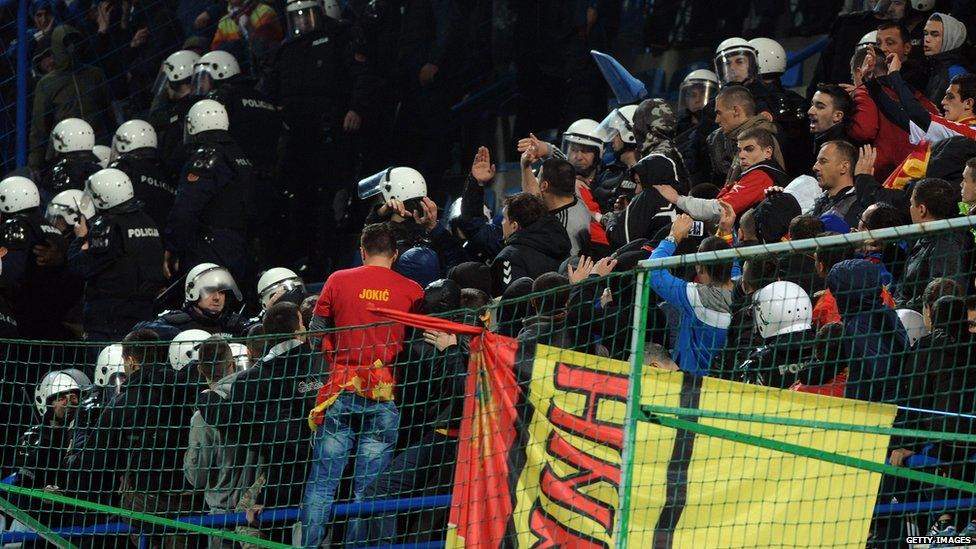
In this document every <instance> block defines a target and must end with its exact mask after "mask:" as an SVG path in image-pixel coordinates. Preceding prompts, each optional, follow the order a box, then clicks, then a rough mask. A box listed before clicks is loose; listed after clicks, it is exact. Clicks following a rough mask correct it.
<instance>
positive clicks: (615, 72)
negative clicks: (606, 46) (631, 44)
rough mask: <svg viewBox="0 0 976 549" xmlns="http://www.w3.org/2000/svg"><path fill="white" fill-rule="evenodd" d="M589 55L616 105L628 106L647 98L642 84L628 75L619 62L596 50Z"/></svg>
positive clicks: (645, 89)
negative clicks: (608, 87)
mask: <svg viewBox="0 0 976 549" xmlns="http://www.w3.org/2000/svg"><path fill="white" fill-rule="evenodd" d="M590 55H592V56H593V60H594V61H596V66H597V67H600V72H602V73H603V78H605V79H606V81H607V84H608V85H609V86H610V89H611V90H612V91H613V95H615V96H616V97H617V103H619V104H621V105H629V104H631V103H636V102H638V101H640V100H641V99H644V98H645V97H647V87H645V86H644V83H643V82H641V81H640V80H638V79H637V78H635V77H634V75H632V74H630V72H628V71H627V69H625V68H624V66H623V65H621V64H620V62H619V61H617V60H616V59H614V58H613V57H611V56H609V55H607V54H605V53H602V52H598V51H596V50H590Z"/></svg>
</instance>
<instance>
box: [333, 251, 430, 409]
mask: <svg viewBox="0 0 976 549" xmlns="http://www.w3.org/2000/svg"><path fill="white" fill-rule="evenodd" d="M423 297H424V291H423V289H422V288H421V287H420V286H419V285H418V284H417V283H416V282H414V281H412V280H410V279H409V278H406V277H404V276H403V275H400V274H399V273H396V272H394V271H392V270H391V269H387V268H384V267H376V266H369V265H365V266H362V267H356V268H354V269H345V270H342V271H337V272H335V273H332V276H330V277H329V279H328V280H326V282H325V286H324V287H323V288H322V293H321V294H320V295H319V300H318V303H316V304H315V314H316V315H317V316H322V317H326V318H331V319H332V320H333V323H334V325H335V326H336V327H337V328H349V327H352V326H363V327H362V328H356V329H346V330H340V331H337V332H333V333H330V334H327V335H326V337H325V338H323V343H322V350H323V351H324V353H325V355H326V358H327V359H328V361H329V364H330V365H331V371H330V373H329V381H328V383H326V385H325V386H324V387H322V388H321V389H320V390H319V394H318V399H317V401H316V409H317V410H319V412H321V411H323V410H324V408H326V407H328V405H329V404H330V402H329V401H330V400H331V399H333V398H334V397H335V396H336V395H337V394H338V393H339V392H341V391H354V392H356V393H357V394H361V395H362V396H365V397H366V398H371V399H374V400H391V399H392V398H393V387H394V385H395V378H394V375H393V369H392V368H390V366H389V365H390V363H392V362H393V360H394V358H395V357H396V355H397V354H398V353H399V352H400V349H401V348H402V347H403V335H404V330H405V328H404V326H403V325H402V324H400V323H393V324H390V323H386V324H381V325H378V326H365V325H367V324H376V323H378V322H383V320H384V319H383V318H382V317H380V316H378V315H376V313H375V312H373V310H372V309H371V308H370V306H371V305H372V306H373V308H374V309H375V307H376V306H377V305H382V306H383V307H386V308H390V309H393V310H398V311H414V310H419V305H420V303H421V302H422V300H423ZM321 405H324V406H321ZM320 422H321V417H318V420H317V423H320Z"/></svg>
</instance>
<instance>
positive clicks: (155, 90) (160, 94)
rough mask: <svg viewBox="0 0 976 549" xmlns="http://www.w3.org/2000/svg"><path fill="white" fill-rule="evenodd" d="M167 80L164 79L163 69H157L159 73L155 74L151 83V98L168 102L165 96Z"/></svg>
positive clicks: (166, 95)
mask: <svg viewBox="0 0 976 549" xmlns="http://www.w3.org/2000/svg"><path fill="white" fill-rule="evenodd" d="M168 83H169V79H168V78H166V71H164V70H163V67H160V68H159V73H158V74H156V80H155V81H154V82H153V86H152V94H153V97H154V98H156V99H159V100H168V99H169V95H168V94H167V91H166V90H167V89H168V86H167V84H168Z"/></svg>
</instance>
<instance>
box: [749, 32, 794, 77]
mask: <svg viewBox="0 0 976 549" xmlns="http://www.w3.org/2000/svg"><path fill="white" fill-rule="evenodd" d="M749 43H750V44H752V47H753V48H755V49H756V62H757V64H758V65H759V74H760V75H761V76H780V75H782V74H783V73H784V72H786V50H784V49H783V46H781V45H780V43H779V42H777V41H775V40H773V39H772V38H753V39H752V40H750V41H749Z"/></svg>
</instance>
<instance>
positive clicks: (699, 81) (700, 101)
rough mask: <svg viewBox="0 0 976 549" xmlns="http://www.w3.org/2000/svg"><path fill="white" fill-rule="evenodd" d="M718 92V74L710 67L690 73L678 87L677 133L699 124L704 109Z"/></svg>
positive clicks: (679, 133)
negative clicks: (709, 68)
mask: <svg viewBox="0 0 976 549" xmlns="http://www.w3.org/2000/svg"><path fill="white" fill-rule="evenodd" d="M716 93H718V76H716V74H715V73H714V72H712V71H710V70H708V69H698V70H694V71H691V72H689V73H688V76H685V78H684V80H682V81H681V86H680V87H679V88H678V123H677V126H675V133H676V134H677V135H678V136H681V134H683V133H685V132H688V131H690V130H692V129H694V128H695V127H696V126H698V123H699V122H701V116H702V111H703V110H704V109H705V105H707V104H708V102H709V101H711V100H712V98H714V97H715V94H716Z"/></svg>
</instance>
